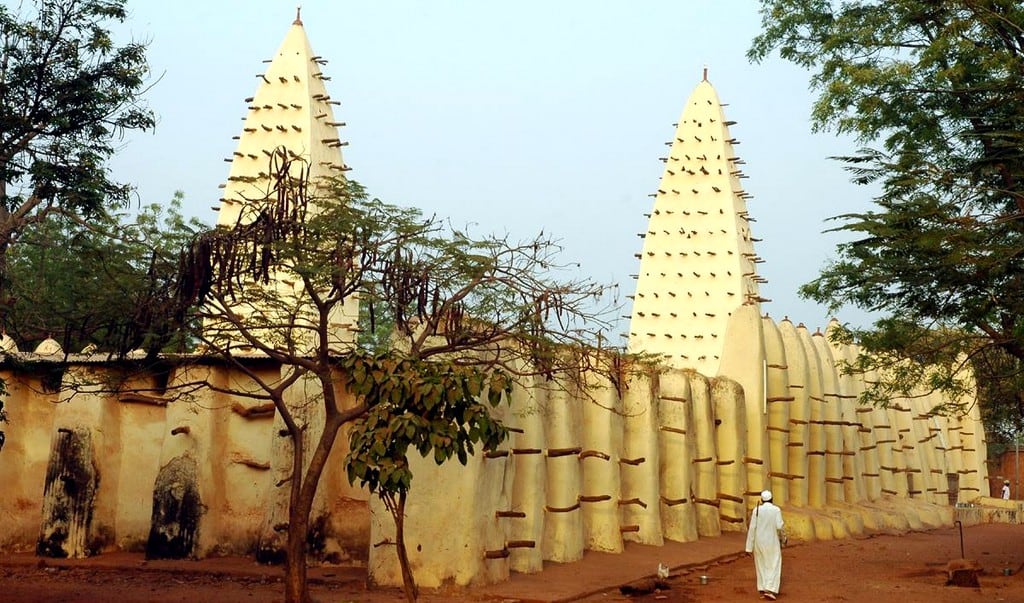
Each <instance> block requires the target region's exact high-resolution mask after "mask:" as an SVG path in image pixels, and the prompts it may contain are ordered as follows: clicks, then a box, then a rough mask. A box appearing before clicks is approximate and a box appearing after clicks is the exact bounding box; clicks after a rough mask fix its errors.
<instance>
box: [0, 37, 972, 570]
mask: <svg viewBox="0 0 1024 603" xmlns="http://www.w3.org/2000/svg"><path fill="white" fill-rule="evenodd" d="M323 66H324V61H323V60H322V59H321V58H320V57H318V56H316V55H314V54H313V52H312V50H311V49H310V44H309V41H308V40H307V37H306V34H305V31H304V29H303V26H302V23H301V21H300V20H298V19H296V21H295V22H294V23H293V24H292V26H291V28H290V30H289V31H288V33H287V35H286V37H285V39H284V41H283V43H282V44H281V46H280V48H279V49H278V51H277V54H276V55H275V56H274V58H273V60H272V61H270V62H269V65H268V67H267V70H266V72H265V74H264V75H263V77H262V79H260V80H259V85H258V89H257V90H256V92H255V94H254V95H253V97H251V98H249V99H246V101H247V106H248V109H247V114H246V117H245V121H244V126H243V129H242V131H241V132H240V133H239V135H238V137H237V138H238V144H237V150H236V151H235V152H234V155H233V156H232V157H231V158H230V162H231V166H230V170H229V172H228V176H227V181H226V183H225V185H224V187H223V188H224V192H223V198H222V199H221V202H220V205H219V208H218V211H219V217H218V224H221V225H229V224H233V223H235V221H236V219H237V218H238V216H239V215H243V214H242V212H244V211H245V208H246V203H247V202H248V200H249V199H256V198H262V196H263V195H265V194H266V192H267V190H268V188H267V187H268V186H269V182H270V180H269V176H268V174H267V173H266V172H267V170H268V168H267V165H268V161H267V159H268V156H269V155H270V154H271V151H272V150H273V149H275V148H278V147H281V146H284V147H286V148H287V149H289V152H290V154H292V155H294V156H297V157H302V158H303V159H304V160H305V162H306V163H307V164H308V166H309V169H310V171H311V181H312V182H314V183H315V182H316V180H317V179H318V178H320V177H321V176H324V175H335V174H338V173H343V172H345V170H347V168H346V166H345V163H344V161H343V158H342V153H341V147H342V146H343V145H344V143H343V142H342V139H341V136H340V135H339V130H338V128H339V126H342V125H343V124H341V123H340V122H338V121H336V120H335V117H334V106H335V105H336V104H337V102H336V101H334V100H333V99H331V97H330V94H329V93H328V91H327V89H326V85H325V79H326V78H325V77H324V75H323V74H322V68H323ZM243 92H244V91H243ZM732 125H733V122H730V121H729V120H728V119H727V117H726V116H725V114H724V113H723V109H722V104H721V103H720V102H719V99H718V96H717V94H716V92H715V89H714V88H713V86H712V85H711V83H710V82H709V81H708V80H707V76H706V74H705V77H704V79H703V80H702V81H700V82H698V83H697V85H696V87H695V89H694V90H693V93H692V94H691V96H690V98H689V99H687V101H686V104H685V106H684V108H683V111H682V116H681V117H680V118H679V120H678V123H677V126H676V130H675V133H674V136H673V139H672V143H671V146H670V150H669V152H668V156H667V157H664V158H663V160H664V163H665V165H664V173H663V174H662V176H661V180H660V183H659V186H658V190H657V193H656V195H655V198H654V205H653V208H651V210H650V214H649V225H648V228H647V231H646V232H645V233H643V234H642V235H641V236H642V237H643V246H642V249H641V250H640V252H639V253H638V254H637V257H638V263H639V272H638V278H637V286H636V292H635V295H634V296H633V299H632V316H631V321H630V326H629V331H630V333H629V344H628V350H629V351H630V352H637V353H641V352H642V353H645V354H648V355H652V356H655V357H657V358H659V359H660V365H659V366H658V368H657V370H637V371H635V372H630V373H629V375H628V381H627V382H626V383H625V384H624V386H623V384H618V387H617V386H616V384H613V383H611V381H610V380H609V379H608V378H607V377H606V376H604V375H601V374H596V373H595V374H590V375H588V376H587V378H588V379H590V380H591V383H590V385H592V386H593V388H592V390H591V391H590V394H589V395H590V396H592V398H590V397H587V396H583V395H574V394H573V393H572V392H571V389H569V388H563V387H558V386H557V385H553V384H551V383H547V382H544V381H543V380H542V379H538V380H536V381H533V382H524V383H520V384H519V385H518V386H517V387H516V388H515V389H514V390H513V392H512V395H511V397H510V398H511V399H510V404H509V405H507V406H503V407H502V408H501V411H500V412H501V413H502V414H503V419H504V420H505V421H506V423H507V424H508V425H510V426H511V427H513V428H514V432H513V433H512V434H511V437H510V439H509V441H507V442H506V444H505V445H504V446H503V448H502V449H501V450H498V451H495V452H492V453H489V454H479V455H477V456H475V457H473V458H471V459H470V461H469V463H468V464H467V466H465V467H463V466H460V465H457V464H450V465H448V466H443V467H437V466H436V465H434V463H433V462H432V461H430V460H427V461H419V459H415V460H414V466H413V472H414V474H415V476H416V479H415V481H414V484H413V488H412V491H411V492H410V496H409V502H408V519H407V521H406V530H407V535H406V540H407V542H408V545H409V551H410V555H411V561H412V565H413V569H414V572H415V574H416V576H417V580H418V582H419V583H420V585H422V586H426V587H430V586H438V585H441V584H442V583H445V582H454V583H456V584H471V583H475V584H479V583H487V582H496V581H501V580H505V579H507V578H508V577H509V574H510V572H539V571H542V569H543V565H542V564H543V562H545V561H551V562H562V563H571V562H573V561H576V560H579V559H580V558H581V557H582V555H583V552H584V551H585V550H597V551H606V552H620V551H622V549H623V545H624V543H626V542H638V543H644V544H650V545H660V544H662V543H664V541H665V540H674V541H680V542H691V541H695V540H697V539H701V538H715V537H717V536H719V535H720V534H721V533H722V532H723V531H738V530H745V528H746V517H747V515H748V509H749V508H750V507H751V506H752V505H753V504H754V503H755V501H756V500H757V497H758V493H759V492H760V491H761V490H763V489H767V488H770V489H771V490H772V491H773V492H774V493H775V499H776V501H777V502H778V503H779V504H780V505H781V506H782V507H783V508H784V510H785V513H786V522H787V524H788V526H789V529H790V532H791V536H792V537H793V538H796V539H803V540H814V539H819V540H826V539H837V538H847V537H851V536H857V535H861V534H865V533H870V532H876V531H892V530H907V529H918V528H923V527H938V526H947V525H952V523H953V520H954V505H955V503H957V502H967V501H971V500H973V499H975V498H976V497H978V496H980V495H982V494H987V475H986V468H985V459H986V446H985V435H984V430H983V426H982V423H981V420H980V416H979V412H978V409H977V406H976V405H971V406H970V407H971V409H972V410H971V411H970V413H969V414H968V415H966V416H963V417H941V416H932V415H931V414H929V412H928V411H929V409H931V408H932V407H933V406H935V405H936V404H937V403H939V402H942V401H943V400H942V399H941V398H940V397H939V396H938V394H928V395H922V396H920V397H914V398H908V399H897V400H893V401H892V404H891V405H890V406H889V407H888V408H884V409H883V408H876V407H871V406H861V405H859V404H858V394H859V393H860V392H861V391H862V390H863V388H864V386H865V383H867V382H869V381H870V380H872V379H874V378H875V377H876V376H874V375H862V376H849V375H844V374H842V373H841V372H840V371H839V370H838V368H837V365H838V363H840V362H841V361H844V360H852V359H853V358H855V357H856V355H857V348H856V347H855V346H840V345H836V344H834V343H833V342H831V341H830V340H829V338H828V337H827V336H826V334H823V333H821V332H814V333H812V332H810V331H809V330H808V329H807V328H805V327H804V326H803V325H802V324H794V323H792V322H791V321H789V320H788V319H783V320H782V321H775V320H773V319H771V318H769V317H768V316H767V315H764V314H763V313H762V311H761V307H760V306H761V303H762V302H763V301H766V300H764V299H763V298H762V297H761V296H760V295H759V292H758V288H759V285H760V284H761V283H763V279H762V278H761V277H759V276H758V274H757V266H758V264H759V263H761V262H762V261H764V260H762V258H760V257H758V255H757V253H756V249H755V243H756V242H757V240H756V239H755V238H754V237H753V235H752V232H751V221H752V219H751V217H750V215H749V213H748V209H747V199H748V198H749V197H750V195H749V194H748V193H747V192H746V191H745V190H744V189H743V186H742V179H743V174H742V172H741V169H742V165H743V161H742V160H741V159H740V158H739V157H738V156H737V155H736V153H735V151H734V144H735V142H736V141H735V140H734V139H733V137H732V134H730V126H732ZM356 315H357V308H355V307H348V308H346V309H345V311H344V316H342V317H339V319H338V320H337V321H336V324H337V325H338V327H337V334H336V335H337V338H338V341H339V342H352V341H353V339H354V335H355V330H354V327H353V326H352V325H353V324H354V321H355V318H354V317H355V316H356ZM0 347H2V351H3V353H4V357H5V358H19V359H22V360H33V361H35V362H34V363H33V365H32V366H35V367H43V368H37V369H32V370H26V369H19V368H17V367H16V366H15V364H14V363H12V362H9V361H6V362H0V376H2V377H3V378H4V379H5V380H6V382H7V384H8V388H9V390H10V395H9V396H8V398H7V399H6V405H7V409H8V411H9V417H10V424H9V425H8V426H7V428H6V429H7V435H8V437H7V444H6V446H5V448H4V449H3V452H2V453H0V483H3V484H4V487H3V488H0V522H2V524H3V526H4V529H3V530H0V550H3V551H36V553H37V554H39V555H43V556H47V555H48V556H62V557H63V556H71V557H78V556H85V555H94V554H103V553H104V552H109V551H117V550H132V551H141V550H149V551H150V552H153V549H154V548H155V549H158V550H156V551H155V552H157V553H159V554H161V555H167V556H182V557H205V556H213V555H224V554H242V555H251V554H253V552H254V551H255V550H256V549H257V548H258V547H260V546H263V545H264V544H265V543H267V542H272V541H274V539H275V538H276V537H277V536H276V532H275V527H277V526H279V525H280V523H281V522H282V521H283V520H284V518H286V508H287V491H286V490H287V489H286V488H282V487H281V486H280V484H281V483H282V480H286V478H287V476H288V474H289V471H290V467H289V458H288V455H287V454H286V453H285V452H286V449H285V448H284V447H283V446H282V444H281V442H280V439H281V438H280V436H279V435H278V431H279V429H280V425H279V424H278V423H277V421H278V419H276V418H275V413H274V411H273V409H272V408H270V409H268V408H265V407H262V406H259V405H258V404H257V403H256V402H254V401H252V400H246V399H231V398H230V397H228V396H226V395H224V394H219V393H215V392H212V391H207V392H200V393H199V394H198V396H197V399H196V400H193V401H191V402H188V403H186V402H181V401H174V400H172V399H170V398H165V397H162V396H160V395H154V394H153V392H159V391H161V390H162V388H166V389H171V388H173V387H174V385H175V384H176V383H186V382H192V381H195V380H196V379H207V380H209V381H210V382H214V383H216V382H221V383H226V382H231V383H233V384H235V385H236V386H238V385H239V384H242V385H244V382H245V381H246V379H248V377H246V376H245V375H244V374H242V373H241V372H240V371H237V370H234V369H232V368H230V367H228V366H226V365H224V364H221V363H218V362H217V361H216V360H215V359H208V361H206V362H188V363H181V364H174V363H173V362H171V363H169V364H170V365H171V367H172V368H171V369H169V371H168V370H165V371H163V372H160V373H157V372H155V371H152V372H139V371H125V365H124V363H123V362H113V361H110V360H109V359H108V357H107V356H106V355H102V354H86V353H83V354H70V355H66V354H65V353H64V351H63V350H61V349H60V347H59V345H57V343H56V342H54V341H52V340H47V341H44V342H43V343H41V344H40V345H39V346H38V347H37V348H36V349H35V350H33V351H27V350H19V348H18V344H17V342H15V341H13V340H11V339H10V338H9V337H6V336H4V338H3V339H2V340H0ZM47 359H51V360H52V361H53V363H54V366H58V365H59V366H60V367H63V370H61V371H58V372H56V373H55V371H53V370H46V369H45V367H46V364H47V363H46V360H47ZM124 362H128V363H131V362H132V359H131V358H129V359H128V360H127V361H124ZM18 366H23V365H22V364H20V363H19V364H18ZM250 368H251V370H253V371H256V372H257V373H258V374H260V375H274V374H275V372H279V370H280V367H278V366H276V365H274V364H273V363H271V362H269V361H268V360H267V359H265V358H259V357H253V358H252V359H251V367H250ZM122 375H131V376H130V377H129V378H123V379H122V381H123V385H122V386H121V388H120V390H119V391H110V390H109V388H95V389H92V390H90V389H89V388H85V389H82V388H74V389H75V391H73V393H72V388H70V387H69V385H70V384H72V383H81V382H89V381H93V382H98V381H100V380H103V379H102V378H103V377H105V376H107V377H116V376H122ZM106 381H107V382H109V381H110V379H107V380H106ZM291 395H292V396H293V399H294V400H295V401H296V403H298V402H301V399H302V396H303V393H302V392H301V391H298V390H297V391H294V392H292V393H291ZM595 402H596V403H595ZM309 420H310V421H312V422H315V421H316V417H315V416H313V417H310V418H309ZM343 439H345V438H344V436H343ZM346 452H347V451H346V449H345V445H344V443H343V442H341V441H339V443H338V445H337V446H336V449H335V452H334V456H335V458H334V459H332V461H331V467H332V468H333V469H329V471H328V473H327V474H326V475H325V477H324V479H323V481H322V482H321V486H320V491H319V497H320V500H319V503H318V504H317V506H316V507H315V509H314V520H315V522H316V525H317V526H318V529H319V530H320V531H321V532H322V535H323V551H322V556H323V557H324V558H325V559H327V560H329V561H331V562H334V563H351V564H366V565H367V567H368V571H369V574H370V576H371V579H372V580H374V581H375V582H377V583H381V584H400V583H401V576H400V573H399V569H398V563H397V558H396V556H395V554H394V549H393V547H389V546H373V545H374V544H376V543H381V542H385V541H388V539H389V538H392V536H393V526H392V525H391V521H390V517H389V516H388V514H387V513H386V512H384V510H383V507H382V506H381V505H380V503H379V502H377V501H376V500H375V499H373V498H371V497H370V496H369V495H368V493H367V492H365V491H363V490H361V489H359V488H356V487H352V486H350V485H349V484H348V482H347V480H346V479H345V475H344V473H345V472H344V470H343V467H342V463H341V461H342V459H343V458H344V455H345V454H346Z"/></svg>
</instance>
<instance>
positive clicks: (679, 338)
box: [629, 80, 759, 375]
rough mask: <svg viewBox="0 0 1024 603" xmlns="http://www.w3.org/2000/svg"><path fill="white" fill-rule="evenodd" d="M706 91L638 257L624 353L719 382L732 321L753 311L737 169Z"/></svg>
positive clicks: (690, 105) (751, 266) (697, 99)
mask: <svg viewBox="0 0 1024 603" xmlns="http://www.w3.org/2000/svg"><path fill="white" fill-rule="evenodd" d="M728 126H729V122H727V121H726V119H725V115H724V113H723V112H722V105H721V103H720V102H719V100H718V95H717V93H716V92H715V90H714V88H713V87H712V86H711V83H710V82H708V81H707V80H704V81H702V82H701V83H700V84H698V85H697V87H696V88H695V89H694V91H693V92H692V93H691V95H690V98H689V99H687V101H686V105H685V108H684V109H683V113H682V116H681V117H680V118H679V123H678V124H677V127H676V132H675V136H674V137H673V140H672V144H671V145H670V148H669V152H668V156H667V157H665V171H664V173H663V174H662V177H661V181H660V183H659V185H658V191H657V193H656V194H655V195H654V208H653V210H652V211H651V214H650V221H649V225H648V228H647V231H646V232H645V233H642V234H641V236H642V237H643V239H644V243H643V249H642V251H641V252H640V254H638V255H639V258H640V272H639V275H638V277H637V288H636V294H635V296H634V299H633V312H632V318H631V320H630V334H629V351H630V352H642V353H647V354H653V355H655V356H657V357H659V358H660V359H662V362H664V363H665V364H667V365H668V366H673V367H682V368H695V369H697V370H699V371H700V372H702V373H704V374H706V375H715V374H718V365H719V361H720V359H721V355H722V347H723V343H724V341H723V337H724V335H725V329H726V325H727V323H728V320H729V316H730V315H731V314H732V312H733V310H734V309H735V308H736V307H738V306H740V305H741V304H744V303H757V301H758V300H759V297H758V286H757V278H758V277H757V275H756V265H755V262H756V261H759V258H757V257H756V256H755V254H754V246H753V239H752V237H751V234H750V224H749V221H748V219H747V209H746V199H747V197H748V196H749V195H748V194H747V193H746V192H745V191H743V187H742V185H741V182H740V176H741V175H742V174H741V173H740V165H741V164H742V160H740V159H739V157H737V156H736V154H735V151H734V149H733V144H734V142H735V141H734V140H733V138H732V135H731V134H730V133H729V127H728Z"/></svg>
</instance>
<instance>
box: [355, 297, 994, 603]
mask: <svg viewBox="0 0 1024 603" xmlns="http://www.w3.org/2000/svg"><path fill="white" fill-rule="evenodd" d="M729 330H730V334H729V335H727V337H726V339H727V341H728V342H730V343H729V345H727V346H726V349H725V351H724V353H723V356H722V367H723V370H726V369H727V370H732V371H734V372H735V373H736V375H735V378H732V377H733V376H732V375H730V376H729V377H717V378H708V377H706V376H703V375H700V374H698V373H696V372H694V371H690V370H684V369H668V368H665V367H659V368H657V369H640V368H634V369H632V370H628V371H627V372H626V374H625V375H624V376H623V378H624V380H625V381H624V387H622V388H618V389H617V388H615V387H614V386H613V383H612V382H611V381H610V380H609V379H608V378H607V377H606V376H604V375H601V374H594V375H589V376H588V377H587V379H588V381H589V383H590V385H591V386H592V387H593V388H594V389H592V390H590V391H589V396H585V395H582V394H581V393H580V392H578V391H577V392H573V390H572V388H568V387H567V386H566V385H565V384H557V383H545V382H538V383H534V384H532V386H530V387H527V388H524V389H517V390H515V391H513V393H512V396H511V397H510V406H509V407H508V408H507V409H506V410H505V411H504V412H505V420H506V421H507V422H508V424H509V425H511V426H512V427H514V428H515V429H516V431H515V432H514V433H513V434H512V436H511V439H510V440H509V441H508V442H506V443H505V445H503V446H502V448H501V450H499V451H497V452H496V453H494V454H491V455H488V456H481V455H477V456H476V457H474V458H472V459H471V460H470V462H469V463H468V464H467V466H465V467H462V466H459V465H457V464H449V465H447V466H443V467H438V466H436V465H435V464H434V463H433V462H432V461H430V460H422V459H418V458H417V459H414V460H413V464H412V467H413V472H414V475H415V478H414V480H413V486H412V491H411V493H410V497H409V503H408V513H407V519H406V529H407V534H406V540H407V543H408V547H409V554H410V558H411V562H412V564H413V569H414V572H415V574H416V576H417V579H418V581H419V583H420V584H421V585H423V586H440V585H443V584H445V583H457V584H473V583H483V582H489V581H495V580H503V579H506V578H507V577H508V576H509V574H510V572H512V571H518V572H533V571H540V570H541V568H542V565H543V562H545V561H558V562H571V561H573V560H576V559H579V558H580V557H581V556H582V555H583V551H584V550H598V551H608V552H619V551H621V550H622V548H623V544H624V542H628V541H633V542H639V543H645V544H653V545H657V544H660V543H662V542H663V541H664V540H665V539H670V540H677V541H682V542H688V541H693V540H696V539H698V538H709V537H715V536H717V535H720V534H721V532H723V531H730V530H736V531H738V530H745V529H746V522H747V518H748V517H749V513H750V510H751V509H752V507H753V505H754V504H755V501H756V500H757V499H758V497H759V494H760V490H761V489H762V484H769V485H770V486H771V487H774V488H775V490H776V501H777V502H778V503H779V504H780V505H781V506H782V507H783V510H784V516H785V520H786V522H787V526H788V530H789V533H790V536H791V537H792V538H794V539H795V540H803V541H811V540H829V539H838V538H847V537H852V536H860V535H863V534H866V533H872V532H898V531H902V530H908V529H921V528H926V527H938V526H945V525H952V522H953V521H954V519H955V515H954V506H953V505H952V504H951V502H966V501H971V500H975V499H977V498H978V497H979V496H981V495H983V494H985V493H987V490H984V488H985V487H986V486H987V474H986V469H985V463H984V459H985V441H984V430H983V428H982V424H981V422H980V416H979V415H978V411H977V408H976V406H974V407H972V408H973V410H972V411H971V414H969V415H968V416H965V417H962V418H943V417H931V416H929V415H928V412H927V411H928V410H929V409H930V408H931V407H932V406H933V405H934V404H936V403H937V402H939V401H940V399H939V398H936V397H934V396H922V397H915V398H910V399H900V400H895V401H894V403H893V405H892V407H891V408H889V409H878V408H873V407H862V406H860V405H859V404H858V402H857V394H858V393H859V392H860V391H861V390H862V389H863V387H864V386H865V382H864V379H865V378H864V377H853V376H844V375H840V374H839V372H838V369H837V368H836V362H837V360H838V359H840V358H852V357H853V355H855V354H856V348H843V347H836V346H835V345H834V344H832V343H831V342H830V341H829V340H828V338H827V337H826V336H825V335H824V334H822V333H814V334H812V333H809V332H808V331H807V329H806V328H805V327H803V325H793V324H792V323H791V322H789V321H788V320H784V321H782V322H780V323H775V322H774V321H772V320H771V319H769V318H766V317H765V318H758V320H756V321H755V320H752V319H751V317H749V316H746V315H745V313H744V312H742V311H741V312H738V313H737V317H736V320H735V321H733V324H731V325H729ZM751 341H760V342H761V344H762V350H761V351H760V352H759V353H758V352H757V350H756V348H754V351H753V352H751V349H752V346H751V345H750V342H751ZM744 353H746V355H747V356H748V358H746V359H744V358H743V354H744ZM751 358H753V361H751ZM744 371H745V372H744ZM875 377H876V376H875V375H868V376H867V378H868V379H873V378H875ZM742 383H746V384H752V385H753V386H752V387H751V389H753V390H754V394H753V395H751V392H750V391H747V390H745V389H744V388H742V387H741V384H742ZM950 474H953V475H955V476H956V480H955V482H956V483H957V490H956V491H954V492H952V493H950V492H949V490H948V484H949V483H950V481H949V479H948V477H949V475H950ZM751 476H753V479H752V478H751ZM755 480H756V481H755ZM370 505H371V510H372V513H371V517H372V537H371V540H372V542H374V543H375V545H376V546H374V547H373V548H371V550H370V564H369V569H370V575H371V578H372V579H373V580H374V581H375V582H377V583H381V584H392V585H394V584H400V582H401V574H400V571H399V568H398V564H397V558H396V556H395V553H394V550H393V546H391V543H393V542H394V528H393V525H392V522H391V520H390V517H389V516H388V515H387V513H386V511H385V510H384V508H383V506H382V505H381V504H380V503H379V502H377V501H376V500H371V503H370Z"/></svg>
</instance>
